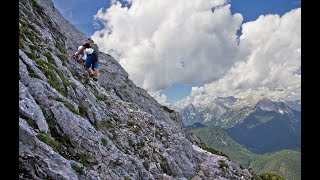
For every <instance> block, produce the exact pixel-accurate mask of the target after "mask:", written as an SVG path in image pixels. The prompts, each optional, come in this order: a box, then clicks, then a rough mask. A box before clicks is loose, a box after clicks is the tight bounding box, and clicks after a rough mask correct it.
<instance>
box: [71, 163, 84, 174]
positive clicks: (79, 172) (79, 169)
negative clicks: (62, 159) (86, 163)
mask: <svg viewBox="0 0 320 180" xmlns="http://www.w3.org/2000/svg"><path fill="white" fill-rule="evenodd" d="M71 167H72V169H73V170H74V171H75V172H76V173H77V174H78V175H79V176H81V175H83V173H84V172H83V169H82V168H81V167H78V166H77V164H75V163H72V164H71Z"/></svg>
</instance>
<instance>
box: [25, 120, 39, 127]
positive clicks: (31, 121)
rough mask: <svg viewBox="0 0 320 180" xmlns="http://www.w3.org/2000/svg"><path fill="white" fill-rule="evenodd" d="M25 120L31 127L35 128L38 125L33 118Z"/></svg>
mask: <svg viewBox="0 0 320 180" xmlns="http://www.w3.org/2000/svg"><path fill="white" fill-rule="evenodd" d="M26 121H27V123H28V125H29V126H30V127H32V128H33V129H37V128H38V125H37V124H36V122H34V120H32V119H30V118H29V119H27V120H26Z"/></svg>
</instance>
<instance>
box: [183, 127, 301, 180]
mask: <svg viewBox="0 0 320 180" xmlns="http://www.w3.org/2000/svg"><path fill="white" fill-rule="evenodd" d="M197 126H198V128H195V126H186V127H187V128H188V129H191V130H192V132H193V133H194V134H195V135H196V136H198V137H199V138H201V139H202V140H203V141H204V142H205V143H206V144H207V145H208V146H209V147H211V148H214V149H216V150H219V151H222V152H223V153H225V154H227V155H228V156H229V157H230V159H231V160H233V161H235V162H237V163H238V164H240V165H242V166H243V167H246V166H247V165H248V162H249V161H250V167H252V168H253V170H254V171H255V172H258V173H259V174H261V173H263V172H276V173H277V174H279V175H281V176H283V177H284V178H285V179H290V180H300V179H301V153H300V152H298V151H294V150H287V149H285V150H281V151H276V152H273V153H266V154H263V155H261V154H256V153H253V152H252V151H250V150H249V149H247V148H246V147H244V146H243V145H241V144H240V143H238V142H236V141H235V140H234V139H233V138H232V137H231V136H229V135H228V133H227V131H226V130H224V129H223V128H221V127H218V126H209V127H202V126H204V125H202V126H201V124H200V123H197Z"/></svg>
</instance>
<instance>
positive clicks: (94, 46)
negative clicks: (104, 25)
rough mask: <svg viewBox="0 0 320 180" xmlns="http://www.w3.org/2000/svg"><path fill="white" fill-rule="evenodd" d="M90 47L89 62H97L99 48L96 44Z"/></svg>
mask: <svg viewBox="0 0 320 180" xmlns="http://www.w3.org/2000/svg"><path fill="white" fill-rule="evenodd" d="M90 46H91V48H92V49H93V53H92V59H91V61H92V62H96V61H98V58H99V47H98V45H97V44H91V45H90Z"/></svg>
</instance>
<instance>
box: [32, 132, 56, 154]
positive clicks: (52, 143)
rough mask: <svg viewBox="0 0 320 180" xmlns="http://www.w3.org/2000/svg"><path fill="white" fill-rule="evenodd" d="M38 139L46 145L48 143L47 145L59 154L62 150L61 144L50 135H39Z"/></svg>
mask: <svg viewBox="0 0 320 180" xmlns="http://www.w3.org/2000/svg"><path fill="white" fill-rule="evenodd" d="M37 137H38V139H39V140H40V141H42V142H44V143H46V144H47V145H49V146H51V147H52V148H53V150H54V151H56V152H59V150H60V149H61V147H62V145H61V143H59V142H58V141H55V140H54V139H52V138H51V137H50V136H49V135H48V134H46V133H39V134H38V135H37Z"/></svg>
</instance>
